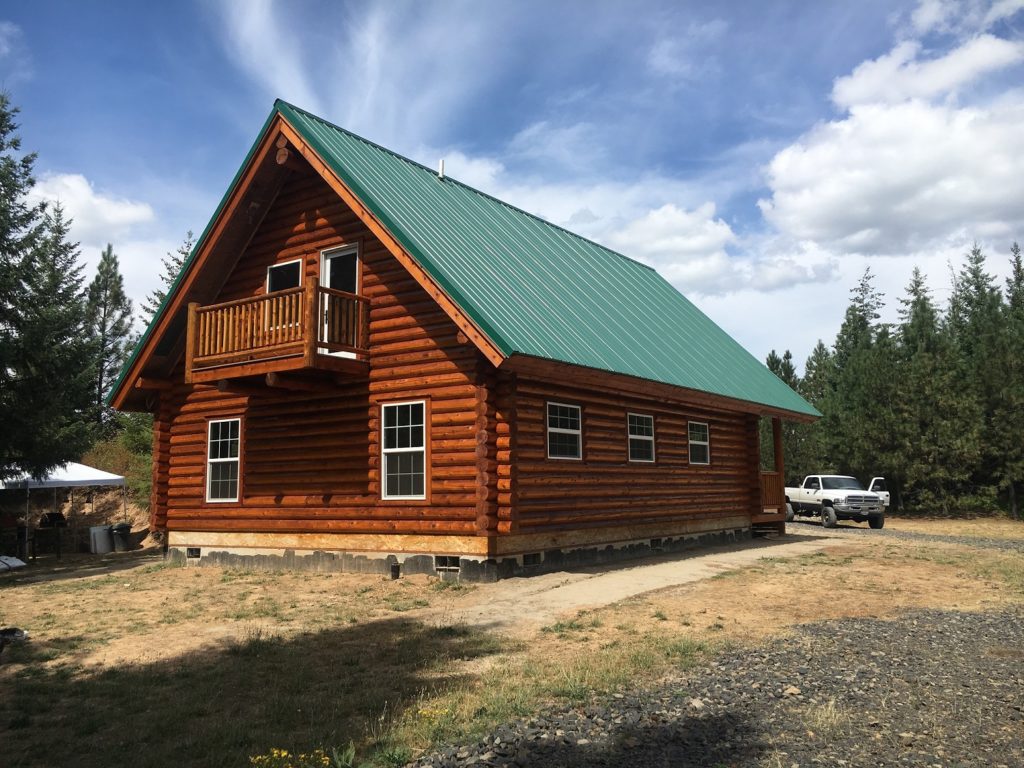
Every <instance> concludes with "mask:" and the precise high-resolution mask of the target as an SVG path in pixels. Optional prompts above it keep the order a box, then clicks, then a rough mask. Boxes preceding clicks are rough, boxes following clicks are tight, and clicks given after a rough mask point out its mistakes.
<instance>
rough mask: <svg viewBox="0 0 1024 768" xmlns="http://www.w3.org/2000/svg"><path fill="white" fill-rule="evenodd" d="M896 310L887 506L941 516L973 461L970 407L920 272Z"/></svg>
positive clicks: (975, 438)
mask: <svg viewBox="0 0 1024 768" xmlns="http://www.w3.org/2000/svg"><path fill="white" fill-rule="evenodd" d="M900 303H901V305H902V307H901V309H900V313H899V314H900V326H899V371H900V375H899V377H898V380H897V382H898V383H897V398H896V402H897V406H896V412H897V419H896V421H895V422H894V425H893V430H894V437H895V441H894V442H895V446H896V458H895V460H894V461H893V469H892V470H891V474H892V477H891V478H890V480H891V487H892V490H893V491H894V493H895V494H896V498H895V499H894V506H903V505H904V504H905V503H910V504H911V505H913V506H914V507H915V508H918V509H925V510H932V509H940V510H941V511H942V512H944V513H946V514H948V513H949V512H950V511H951V509H950V501H951V500H953V499H955V498H956V496H957V495H958V494H960V493H961V492H962V489H963V486H964V484H965V483H966V481H967V479H968V478H969V476H970V473H971V468H972V467H973V466H974V465H975V464H976V463H977V460H978V457H979V453H980V441H981V427H980V423H979V419H978V412H979V409H978V404H977V401H976V400H974V399H973V398H972V397H971V395H970V393H969V392H965V391H963V390H960V389H958V388H957V386H956V384H955V381H956V376H955V372H954V371H953V370H952V369H951V367H950V362H949V349H948V344H947V342H946V338H945V336H944V334H943V332H942V327H941V325H940V318H939V313H938V310H937V309H936V307H935V304H934V302H933V300H932V298H931V294H930V293H929V291H928V289H927V287H926V285H925V282H924V277H923V275H922V274H921V272H920V270H918V269H915V270H914V273H913V275H912V277H911V280H910V284H909V285H908V286H907V289H906V296H905V297H904V298H902V299H900Z"/></svg>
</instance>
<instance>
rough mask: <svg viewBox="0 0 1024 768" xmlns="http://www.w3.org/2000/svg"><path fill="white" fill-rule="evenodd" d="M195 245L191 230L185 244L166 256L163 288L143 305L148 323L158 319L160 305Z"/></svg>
mask: <svg viewBox="0 0 1024 768" xmlns="http://www.w3.org/2000/svg"><path fill="white" fill-rule="evenodd" d="M195 244H196V240H195V235H193V234H192V230H191V229H190V230H189V231H188V232H187V233H186V234H185V240H184V242H182V244H181V245H179V246H178V250H176V251H168V253H167V255H166V256H164V258H163V261H162V264H163V268H164V271H163V274H161V275H160V282H161V287H160V288H156V289H155V290H154V291H153V292H152V293H150V294H149V296H147V297H146V299H145V301H144V302H143V304H142V312H143V314H144V319H145V320H146V322H147V323H150V322H152V321H153V318H154V317H156V313H157V310H158V309H160V305H161V304H163V303H164V299H166V298H167V292H168V291H170V289H171V286H172V285H174V281H175V280H177V279H178V275H179V274H181V268H182V267H183V266H184V265H185V260H186V259H187V258H188V257H189V254H191V253H192V248H193V247H194V246H195Z"/></svg>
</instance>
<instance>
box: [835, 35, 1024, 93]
mask: <svg viewBox="0 0 1024 768" xmlns="http://www.w3.org/2000/svg"><path fill="white" fill-rule="evenodd" d="M920 53H921V45H920V43H917V42H914V41H906V42H903V43H900V44H899V45H897V46H896V47H895V48H893V49H892V51H890V52H889V53H887V54H885V55H884V56H880V57H879V58H877V59H874V60H872V61H866V62H864V63H863V64H860V65H859V66H857V67H856V68H855V69H854V70H853V73H852V74H850V75H847V76H846V77H840V78H838V79H837V80H836V82H835V85H834V87H833V89H832V100H833V101H834V102H835V103H836V104H837V105H838V106H840V107H845V108H850V107H854V106H856V105H858V104H873V103H887V104H895V103H898V102H901V101H905V100H907V99H915V98H921V99H930V98H932V97H934V96H937V95H946V94H950V93H953V92H955V91H956V90H957V89H959V88H962V87H963V86H965V85H968V84H969V83H972V82H974V81H975V80H977V79H978V78H980V77H982V76H983V75H986V74H989V73H990V72H995V71H997V70H1000V69H1005V68H1006V67H1009V66H1011V65H1013V64H1017V63H1019V62H1021V61H1024V43H1020V42H1013V41H1009V40H1003V39H1002V38H998V37H994V36H993V35H981V36H979V37H976V38H974V39H972V40H969V41H968V42H966V43H964V44H963V45H962V46H960V47H959V48H956V49H954V50H953V51H951V52H949V53H948V54H946V55H945V56H942V57H940V58H936V59H930V60H925V61H918V56H919V54H920Z"/></svg>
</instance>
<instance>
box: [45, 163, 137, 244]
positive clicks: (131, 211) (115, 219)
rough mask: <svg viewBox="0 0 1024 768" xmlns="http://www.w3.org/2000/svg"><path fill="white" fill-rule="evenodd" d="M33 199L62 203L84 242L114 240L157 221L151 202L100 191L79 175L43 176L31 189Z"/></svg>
mask: <svg viewBox="0 0 1024 768" xmlns="http://www.w3.org/2000/svg"><path fill="white" fill-rule="evenodd" d="M30 198H31V199H33V200H40V201H45V202H47V203H51V204H52V203H60V205H62V206H63V208H64V213H65V214H67V215H68V217H70V218H71V219H73V223H72V234H73V235H74V237H75V238H76V239H79V240H82V241H83V242H99V241H102V240H104V239H106V240H114V239H116V238H117V237H119V236H121V235H123V234H125V233H127V232H128V231H130V230H131V229H132V228H133V227H134V226H135V225H137V224H142V223H146V222H150V221H152V220H153V218H154V213H153V208H152V207H151V206H150V205H149V204H148V203H143V202H138V201H135V200H127V199H125V198H118V197H114V196H111V195H107V194H104V193H102V192H97V191H96V189H95V188H94V187H93V185H92V183H91V182H90V181H89V180H88V179H87V178H85V176H82V175H81V174H78V173H51V174H47V175H44V176H43V177H42V178H41V179H40V180H39V181H38V182H37V183H36V186H35V187H34V188H33V189H32V192H31V193H30Z"/></svg>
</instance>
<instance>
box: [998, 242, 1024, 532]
mask: <svg viewBox="0 0 1024 768" xmlns="http://www.w3.org/2000/svg"><path fill="white" fill-rule="evenodd" d="M1003 313H1004V318H1003V326H1002V334H1001V342H1002V344H1001V349H1000V355H999V357H1000V362H1001V370H999V371H998V373H996V374H995V375H996V377H997V378H999V379H1001V380H1002V387H1001V389H1000V392H999V393H998V397H997V399H996V402H995V408H994V412H993V417H992V435H991V439H992V442H993V443H994V444H995V448H996V450H995V452H994V454H995V466H994V470H995V479H996V481H997V482H998V484H999V486H1000V487H1001V488H1003V489H1005V491H1006V496H1007V502H1008V506H1009V509H1010V514H1011V515H1012V516H1013V517H1020V516H1021V511H1020V499H1019V494H1020V484H1021V482H1022V481H1024V440H1022V438H1021V436H1022V435H1024V264H1022V261H1021V253H1020V246H1019V245H1018V244H1017V243H1014V244H1013V246H1012V247H1011V248H1010V277H1009V278H1007V280H1006V303H1005V304H1004V305H1003Z"/></svg>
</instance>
